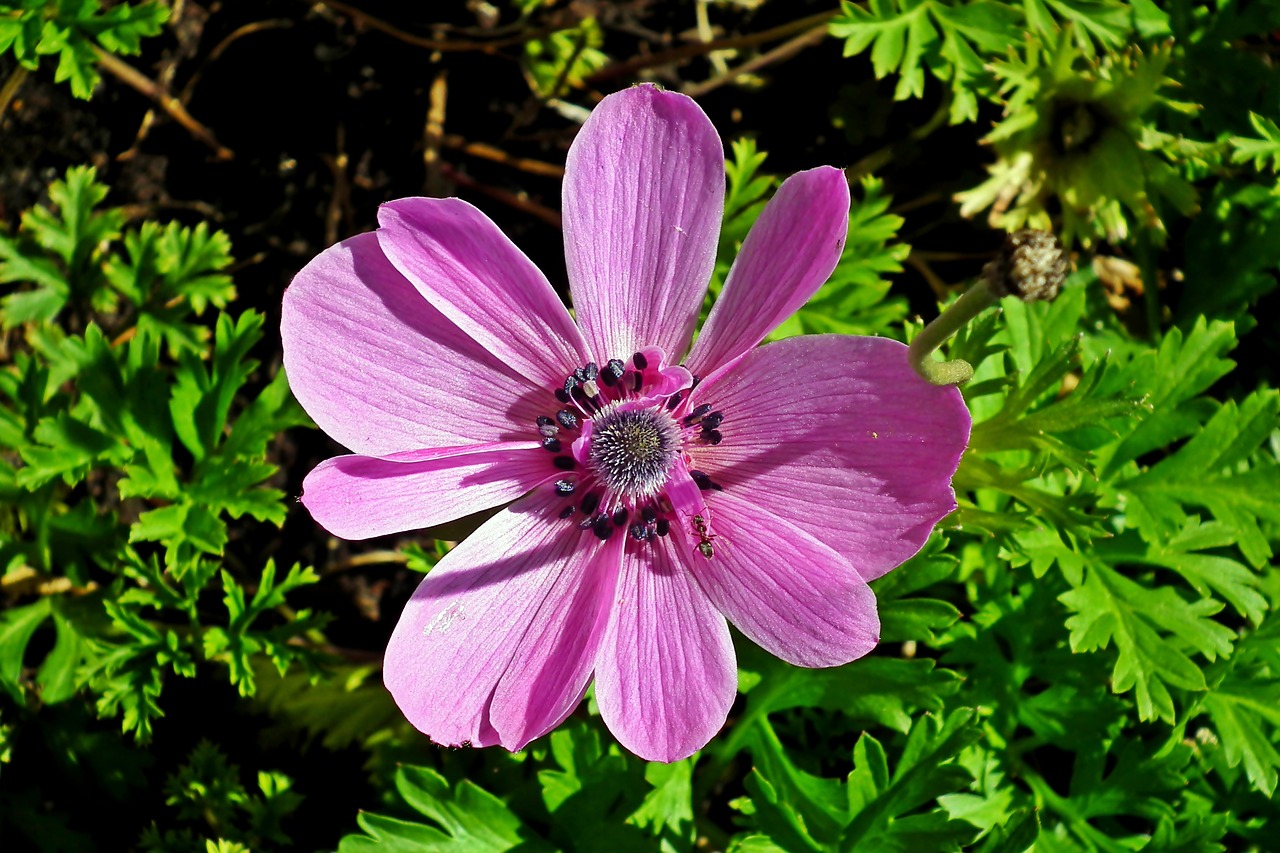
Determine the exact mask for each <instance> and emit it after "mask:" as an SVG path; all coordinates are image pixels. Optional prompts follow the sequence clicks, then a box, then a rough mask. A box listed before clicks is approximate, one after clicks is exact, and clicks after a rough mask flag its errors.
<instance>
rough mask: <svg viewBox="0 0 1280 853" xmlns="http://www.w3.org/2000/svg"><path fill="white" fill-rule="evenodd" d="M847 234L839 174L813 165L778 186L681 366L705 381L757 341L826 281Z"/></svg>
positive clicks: (845, 198) (845, 205) (846, 190)
mask: <svg viewBox="0 0 1280 853" xmlns="http://www.w3.org/2000/svg"><path fill="white" fill-rule="evenodd" d="M848 231H849V184H848V182H847V181H846V180H845V177H844V172H842V171H840V170H839V169H835V168H832V167H831V166H821V167H819V168H817V169H810V170H809V171H807V172H798V173H796V174H794V175H792V176H791V177H790V178H787V180H785V181H783V183H782V186H781V187H779V188H778V192H777V193H776V194H775V195H774V197H773V198H772V199H770V200H769V203H768V204H767V205H765V208H764V210H763V211H762V212H761V214H760V218H759V219H757V220H756V222H755V225H753V226H752V227H751V232H750V233H749V234H748V235H747V239H746V240H745V241H743V243H742V249H741V251H739V252H738V257H737V259H736V260H735V261H734V262H733V268H732V269H731V270H730V271H729V276H728V278H727V279H726V280H725V283H724V290H723V291H721V293H720V297H719V298H718V299H717V300H716V304H715V306H714V307H713V308H712V309H711V314H710V316H708V317H707V322H706V324H705V325H703V327H702V332H701V334H699V335H698V340H697V342H696V343H695V344H694V345H693V350H692V351H691V352H690V353H689V358H688V359H687V360H686V362H685V365H686V366H687V367H688V368H689V369H690V370H691V371H693V373H694V375H695V376H704V377H705V376H707V375H708V374H709V373H711V372H712V371H713V370H715V369H716V368H718V367H720V366H721V365H724V364H727V363H729V362H730V361H732V360H733V359H734V358H737V357H738V356H740V355H742V354H743V353H745V352H746V351H747V350H749V349H751V348H752V347H754V346H755V345H756V344H758V343H760V341H762V340H764V338H765V336H766V335H768V334H769V333H770V332H771V331H773V330H774V328H776V327H777V326H778V324H779V323H781V322H782V321H783V320H785V319H787V318H788V317H790V316H791V315H792V314H794V313H795V312H796V309H797V308H799V307H800V306H801V305H804V303H805V302H807V301H808V300H809V297H811V296H813V294H815V293H817V292H818V288H820V287H822V285H823V283H824V282H825V281H826V280H827V278H828V277H830V275H831V271H832V270H834V269H835V268H836V264H837V263H838V262H839V260H840V253H841V251H843V250H844V241H845V236H846V235H847V234H848Z"/></svg>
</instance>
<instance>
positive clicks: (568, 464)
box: [551, 456, 578, 471]
mask: <svg viewBox="0 0 1280 853" xmlns="http://www.w3.org/2000/svg"><path fill="white" fill-rule="evenodd" d="M551 461H552V463H553V464H554V465H555V466H556V467H557V468H559V469H560V470H561V471H572V470H573V469H574V468H575V467H576V466H577V464H578V463H577V462H574V461H573V457H572V456H557V457H556V458H555V459H552V460H551Z"/></svg>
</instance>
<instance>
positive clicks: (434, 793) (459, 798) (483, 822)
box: [338, 767, 552, 853]
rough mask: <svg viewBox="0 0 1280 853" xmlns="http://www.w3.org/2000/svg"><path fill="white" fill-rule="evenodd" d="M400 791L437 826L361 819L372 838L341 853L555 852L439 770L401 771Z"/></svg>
mask: <svg viewBox="0 0 1280 853" xmlns="http://www.w3.org/2000/svg"><path fill="white" fill-rule="evenodd" d="M396 790H397V791H399V793H400V796H401V797H403V798H404V801H405V802H406V803H407V804H408V805H409V806H410V807H412V808H413V809H414V810H415V811H417V812H418V813H419V814H421V815H423V816H424V817H426V818H428V819H429V820H430V821H431V822H432V823H431V824H430V825H428V824H422V823H412V822H409V821H403V820H398V819H396V818H389V817H382V816H379V815H370V814H361V815H360V817H359V824H360V828H361V829H363V830H364V831H365V832H366V833H367V834H366V835H364V836H359V835H348V836H346V837H345V838H343V839H342V841H341V843H339V845H338V853H362V851H373V850H378V851H401V850H403V851H406V853H408V851H414V853H417V851H422V853H431V851H441V853H444V851H449V853H454V851H457V853H500V852H501V851H505V850H513V849H516V848H519V849H520V850H521V851H522V853H524V852H525V851H528V853H537V851H542V850H551V849H552V848H551V847H550V845H548V844H546V843H545V842H544V841H542V840H541V839H539V838H538V837H537V836H535V835H534V834H533V833H532V832H530V831H529V830H528V829H527V828H526V827H524V826H523V825H522V824H521V822H520V819H519V818H517V817H516V816H515V815H514V814H513V813H512V812H511V811H510V810H509V809H508V808H507V806H506V805H505V804H504V803H503V802H502V800H500V799H498V798H497V797H495V796H493V795H492V794H490V793H489V792H488V791H485V790H484V789H483V788H480V787H479V786H477V785H475V784H474V783H472V782H471V781H469V780H465V779H464V780H462V781H461V782H459V783H458V784H457V785H454V786H452V787H450V785H449V783H448V782H447V781H446V780H445V778H444V777H443V776H441V775H440V774H439V773H437V772H436V771H434V770H431V769H429V768H426V767H401V768H400V769H399V770H398V771H396Z"/></svg>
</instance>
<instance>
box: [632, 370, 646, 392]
mask: <svg viewBox="0 0 1280 853" xmlns="http://www.w3.org/2000/svg"><path fill="white" fill-rule="evenodd" d="M631 375H632V377H634V378H633V379H632V380H631V390H632V391H634V392H635V393H637V394H639V393H640V386H642V385H644V375H643V374H640V373H633V374H631Z"/></svg>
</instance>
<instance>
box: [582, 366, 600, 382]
mask: <svg viewBox="0 0 1280 853" xmlns="http://www.w3.org/2000/svg"><path fill="white" fill-rule="evenodd" d="M599 375H600V368H598V367H596V363H595V362H594V361H588V362H587V363H586V365H584V366H583V368H582V378H583V379H584V380H585V381H587V382H590V381H591V380H592V379H595V378H596V377H597V376H599Z"/></svg>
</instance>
